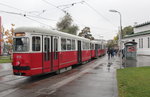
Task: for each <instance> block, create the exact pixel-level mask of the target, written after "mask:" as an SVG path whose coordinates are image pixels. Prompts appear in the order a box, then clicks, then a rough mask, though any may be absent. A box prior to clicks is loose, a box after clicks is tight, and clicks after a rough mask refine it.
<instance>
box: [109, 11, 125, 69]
mask: <svg viewBox="0 0 150 97" xmlns="http://www.w3.org/2000/svg"><path fill="white" fill-rule="evenodd" d="M109 11H110V12H116V13H118V14H119V16H120V31H119V40H118V41H119V43H118V46H119V52H120V61H121V62H120V68H121V67H122V43H121V39H122V16H121V13H120V12H119V11H117V10H109Z"/></svg>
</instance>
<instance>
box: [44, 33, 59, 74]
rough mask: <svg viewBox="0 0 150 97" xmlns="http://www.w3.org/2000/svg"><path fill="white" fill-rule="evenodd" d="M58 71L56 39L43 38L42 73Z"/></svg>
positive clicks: (51, 37)
mask: <svg viewBox="0 0 150 97" xmlns="http://www.w3.org/2000/svg"><path fill="white" fill-rule="evenodd" d="M57 69H58V38H57V37H54V36H43V72H51V71H55V70H57Z"/></svg>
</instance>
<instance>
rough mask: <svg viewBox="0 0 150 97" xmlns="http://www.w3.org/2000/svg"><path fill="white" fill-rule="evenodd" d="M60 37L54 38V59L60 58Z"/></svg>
mask: <svg viewBox="0 0 150 97" xmlns="http://www.w3.org/2000/svg"><path fill="white" fill-rule="evenodd" d="M57 51H58V39H57V38H54V59H58V52H57Z"/></svg>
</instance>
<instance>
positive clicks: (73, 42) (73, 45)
mask: <svg viewBox="0 0 150 97" xmlns="http://www.w3.org/2000/svg"><path fill="white" fill-rule="evenodd" d="M75 47H76V44H75V40H72V50H75Z"/></svg>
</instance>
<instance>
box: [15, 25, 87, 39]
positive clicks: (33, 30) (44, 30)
mask: <svg viewBox="0 0 150 97" xmlns="http://www.w3.org/2000/svg"><path fill="white" fill-rule="evenodd" d="M14 32H15V33H16V32H29V33H35V34H37V33H39V34H50V35H55V36H58V35H59V36H63V37H66V38H73V39H80V40H84V41H90V40H89V39H86V38H84V37H79V36H77V35H72V34H68V33H65V32H61V31H57V30H52V29H49V28H41V27H18V28H16V29H15V30H14Z"/></svg>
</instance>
